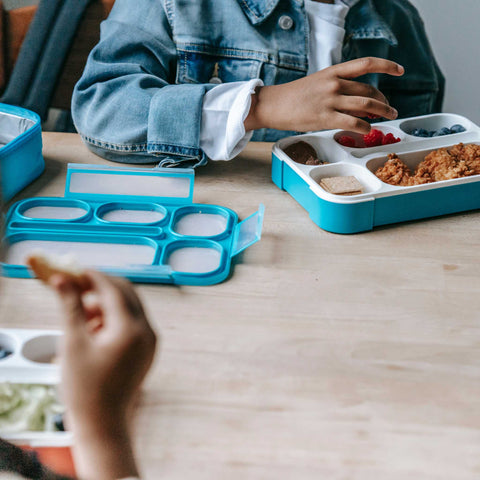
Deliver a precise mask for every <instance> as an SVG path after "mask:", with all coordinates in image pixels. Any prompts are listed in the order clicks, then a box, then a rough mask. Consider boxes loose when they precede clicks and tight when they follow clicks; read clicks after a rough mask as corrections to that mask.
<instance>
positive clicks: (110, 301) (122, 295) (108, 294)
mask: <svg viewBox="0 0 480 480" xmlns="http://www.w3.org/2000/svg"><path fill="white" fill-rule="evenodd" d="M86 275H87V277H88V278H89V280H90V282H91V283H92V286H93V291H94V292H95V293H96V294H97V295H98V300H99V302H100V303H101V304H102V305H103V306H104V307H105V308H106V309H109V310H110V311H118V310H119V309H124V310H125V309H126V310H127V312H124V313H129V314H131V315H130V317H131V318H132V319H138V318H140V319H145V314H144V312H143V307H142V304H141V303H140V300H139V298H138V296H137V294H136V293H135V290H134V289H133V287H132V285H131V283H130V282H128V281H127V280H125V279H124V278H119V277H109V276H107V275H104V274H102V273H100V272H97V271H95V270H89V271H87V272H86ZM128 317H129V316H124V315H121V316H119V319H124V320H125V319H128Z"/></svg>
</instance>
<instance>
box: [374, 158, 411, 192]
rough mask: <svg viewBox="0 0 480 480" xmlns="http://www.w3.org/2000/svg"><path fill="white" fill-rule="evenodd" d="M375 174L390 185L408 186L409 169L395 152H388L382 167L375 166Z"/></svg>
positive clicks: (409, 180) (409, 179)
mask: <svg viewBox="0 0 480 480" xmlns="http://www.w3.org/2000/svg"><path fill="white" fill-rule="evenodd" d="M375 175H376V176H377V177H378V178H379V179H380V180H381V181H382V182H385V183H389V184H390V185H399V186H404V187H405V186H408V185H410V182H411V175H412V174H411V172H410V169H409V168H408V167H407V165H405V163H404V162H402V160H400V158H398V156H397V154H396V153H390V154H389V155H388V160H387V161H386V162H385V164H384V165H383V167H379V168H377V171H376V172H375Z"/></svg>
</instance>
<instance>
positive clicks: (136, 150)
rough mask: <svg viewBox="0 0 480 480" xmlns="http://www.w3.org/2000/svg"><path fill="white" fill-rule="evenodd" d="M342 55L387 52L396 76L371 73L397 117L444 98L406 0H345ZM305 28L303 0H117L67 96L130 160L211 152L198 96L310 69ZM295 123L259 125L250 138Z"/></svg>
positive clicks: (104, 149) (92, 142)
mask: <svg viewBox="0 0 480 480" xmlns="http://www.w3.org/2000/svg"><path fill="white" fill-rule="evenodd" d="M344 1H345V3H349V4H350V5H351V8H350V11H349V13H348V15H347V18H346V24H345V30H346V34H345V41H344V46H343V61H347V60H351V59H354V58H359V57H364V56H376V57H383V58H388V59H391V60H394V61H396V62H398V63H400V64H401V65H403V66H404V67H405V72H406V73H405V75H404V76H403V77H390V76H387V75H377V74H373V75H369V76H366V77H363V78H362V79H360V80H361V81H365V82H368V83H371V84H373V85H375V86H376V87H377V88H379V89H380V90H381V91H382V92H383V93H384V94H385V95H386V96H387V98H388V99H389V102H390V104H391V105H392V106H394V107H395V108H396V109H397V110H398V111H399V116H400V117H406V116H413V115H421V114H426V113H431V112H435V111H439V110H440V109H441V104H442V99H443V91H444V78H443V76H442V74H441V72H440V70H439V68H438V66H437V64H436V62H435V59H434V58H433V54H432V51H431V49H430V46H429V43H428V40H427V37H426V34H425V30H424V26H423V23H422V20H421V19H420V17H419V15H418V12H417V11H416V9H415V8H414V7H413V6H412V5H411V4H410V3H409V2H408V1H407V0H344ZM308 41H309V30H308V22H307V17H306V12H305V6H304V1H303V0H188V1H185V0H116V2H115V5H114V7H113V10H112V12H111V14H110V16H109V18H108V19H107V20H106V21H105V22H103V24H102V26H101V38H100V42H99V43H98V45H97V46H96V47H95V48H94V49H93V50H92V52H91V53H90V56H89V59H88V61H87V64H86V67H85V70H84V72H83V75H82V77H81V79H80V80H79V82H78V83H77V85H76V87H75V90H74V94H73V99H72V115H73V119H74V122H75V125H76V127H77V129H78V131H79V132H80V134H81V135H82V138H83V140H84V141H85V143H86V144H87V145H88V146H89V148H91V149H92V150H93V151H94V152H95V153H97V154H98V155H100V156H102V157H105V158H108V159H110V160H115V161H120V162H128V163H151V162H160V164H161V165H165V166H166V165H176V164H184V165H189V166H197V165H202V164H204V163H206V156H205V154H204V153H203V151H202V150H201V149H200V147H199V138H200V124H201V115H202V103H203V97H204V94H205V92H206V91H207V90H208V89H210V88H212V87H214V86H215V84H213V83H210V80H211V79H212V77H214V76H215V77H218V78H220V79H221V81H222V82H233V81H241V80H250V79H253V78H261V79H262V80H263V82H264V83H265V85H272V84H280V83H285V82H291V81H293V80H296V79H299V78H301V77H303V76H305V75H306V73H307V69H308V59H307V53H308ZM293 133H295V132H285V131H277V130H266V129H262V130H257V131H255V133H254V135H253V140H257V141H276V140H278V139H279V138H281V137H285V136H287V135H292V134H293Z"/></svg>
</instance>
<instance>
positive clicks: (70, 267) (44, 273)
mask: <svg viewBox="0 0 480 480" xmlns="http://www.w3.org/2000/svg"><path fill="white" fill-rule="evenodd" d="M26 264H27V265H28V266H29V267H30V268H31V270H32V271H33V273H34V274H35V276H36V277H37V278H38V279H40V280H42V281H43V282H45V283H48V282H49V280H50V278H51V277H52V276H53V275H56V274H61V275H65V276H67V277H68V278H69V279H71V280H72V281H74V282H75V283H77V285H78V286H79V287H80V288H81V289H82V290H88V289H89V288H90V282H89V280H88V278H87V277H86V276H85V272H84V270H83V269H82V268H81V267H80V266H79V265H78V264H76V263H75V262H74V261H73V260H72V258H71V257H68V256H65V257H61V256H57V257H55V256H51V255H46V254H44V253H43V252H32V253H31V254H30V255H28V256H27V258H26Z"/></svg>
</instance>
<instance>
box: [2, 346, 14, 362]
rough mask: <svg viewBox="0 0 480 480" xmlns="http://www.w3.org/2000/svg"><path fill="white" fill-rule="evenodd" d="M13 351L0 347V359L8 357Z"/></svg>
mask: <svg viewBox="0 0 480 480" xmlns="http://www.w3.org/2000/svg"><path fill="white" fill-rule="evenodd" d="M12 353H13V352H12V351H11V350H7V349H5V348H0V360H3V359H4V358H7V357H9V356H10V355H11V354H12Z"/></svg>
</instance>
